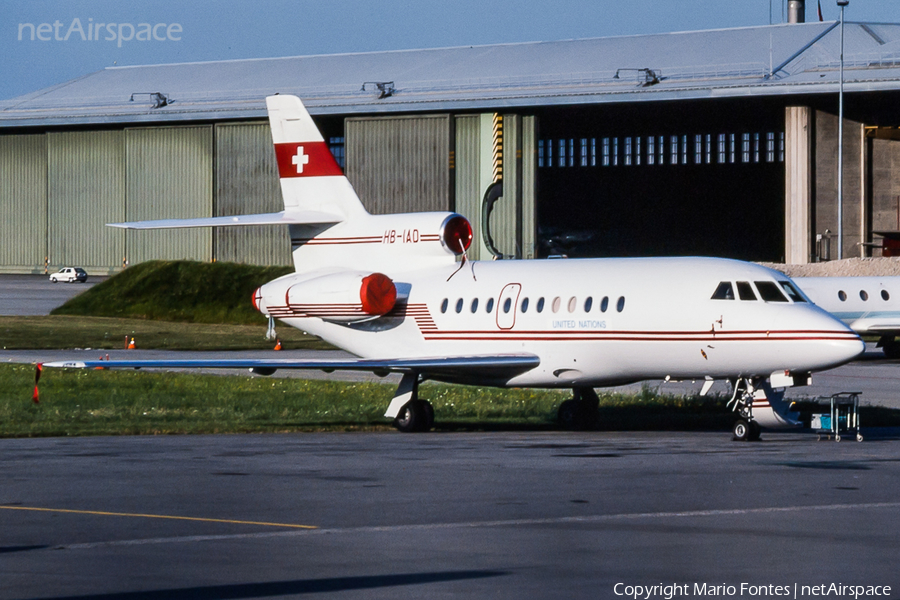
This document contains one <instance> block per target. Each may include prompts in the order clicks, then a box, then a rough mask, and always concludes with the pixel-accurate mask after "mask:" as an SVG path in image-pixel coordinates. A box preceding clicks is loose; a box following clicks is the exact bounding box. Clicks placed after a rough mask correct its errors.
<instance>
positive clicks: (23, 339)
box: [0, 316, 334, 350]
mask: <svg viewBox="0 0 900 600" xmlns="http://www.w3.org/2000/svg"><path fill="white" fill-rule="evenodd" d="M277 331H278V337H279V339H280V340H281V342H282V344H283V345H284V347H285V348H286V349H301V348H304V349H321V350H328V349H333V348H334V347H333V346H331V345H330V344H328V343H326V342H323V341H322V340H321V339H319V338H317V337H315V336H312V335H307V334H305V333H303V332H302V331H299V330H297V329H294V328H293V327H289V326H287V325H285V324H284V323H279V324H278V329H277ZM265 335H266V323H265V321H264V320H263V321H262V322H261V323H260V324H258V325H223V324H201V323H174V322H170V321H150V320H147V319H120V318H107V317H69V316H48V317H8V316H0V348H2V349H4V350H56V349H68V348H94V349H98V350H101V349H105V350H114V349H121V348H124V347H125V337H126V336H128V337H129V338H132V337H133V338H134V339H135V344H136V345H137V347H138V348H142V349H144V350H271V349H272V347H273V346H274V342H271V341H268V340H266V339H265Z"/></svg>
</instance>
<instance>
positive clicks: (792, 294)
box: [778, 281, 806, 302]
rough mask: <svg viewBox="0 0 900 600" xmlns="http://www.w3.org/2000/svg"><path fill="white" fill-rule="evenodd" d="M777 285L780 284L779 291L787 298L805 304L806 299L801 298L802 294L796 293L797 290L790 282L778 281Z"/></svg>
mask: <svg viewBox="0 0 900 600" xmlns="http://www.w3.org/2000/svg"><path fill="white" fill-rule="evenodd" d="M778 283H780V284H781V289H783V290H784V293H786V294H787V295H788V298H790V299H791V300H793V301H794V302H806V298H804V297H803V294H801V293H800V292H798V291H797V288H795V287H794V286H793V284H792V283H791V282H790V281H779V282H778Z"/></svg>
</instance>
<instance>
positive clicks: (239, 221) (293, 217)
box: [107, 210, 344, 229]
mask: <svg viewBox="0 0 900 600" xmlns="http://www.w3.org/2000/svg"><path fill="white" fill-rule="evenodd" d="M343 220H344V217H341V216H340V215H336V214H333V213H326V212H320V211H312V210H305V211H281V212H277V213H265V214H259V215H234V216H228V217H201V218H199V219H160V220H156V221H130V222H126V223H107V225H108V226H109V227H119V228H121V229H181V228H187V227H237V226H242V225H299V224H312V223H340V222H341V221H343Z"/></svg>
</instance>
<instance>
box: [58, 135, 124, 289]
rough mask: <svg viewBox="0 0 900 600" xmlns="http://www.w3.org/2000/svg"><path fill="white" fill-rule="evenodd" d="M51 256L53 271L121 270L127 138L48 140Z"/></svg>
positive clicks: (88, 136)
mask: <svg viewBox="0 0 900 600" xmlns="http://www.w3.org/2000/svg"><path fill="white" fill-rule="evenodd" d="M47 145H48V148H47V150H48V152H47V203H48V208H47V219H48V228H47V235H48V238H49V240H48V255H49V258H50V265H51V268H53V267H57V268H58V267H60V266H64V265H69V266H72V265H77V266H79V267H84V268H85V269H87V271H88V273H90V272H91V271H97V270H99V271H106V270H108V269H109V267H110V266H112V265H116V264H121V261H122V257H123V256H124V251H125V244H124V242H125V234H124V233H123V232H122V230H117V229H113V228H111V227H107V226H106V223H115V222H120V221H124V220H125V168H124V166H125V134H124V132H123V131H121V130H119V131H71V132H60V133H48V134H47Z"/></svg>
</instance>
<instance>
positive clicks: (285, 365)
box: [43, 354, 541, 381]
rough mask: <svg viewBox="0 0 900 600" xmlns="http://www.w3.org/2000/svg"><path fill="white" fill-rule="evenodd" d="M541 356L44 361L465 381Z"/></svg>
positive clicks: (519, 368) (509, 373)
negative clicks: (416, 376) (411, 375)
mask: <svg viewBox="0 0 900 600" xmlns="http://www.w3.org/2000/svg"><path fill="white" fill-rule="evenodd" d="M540 363H541V360H540V358H538V357H537V356H535V355H534V354H493V355H472V356H439V357H432V358H390V359H369V358H359V359H343V360H332V359H309V360H295V359H289V358H271V359H221V360H216V359H191V360H85V361H59V362H48V363H43V366H44V367H69V368H76V369H96V368H100V369H118V368H125V369H145V368H146V369H151V368H157V369H160V368H161V369H252V370H253V371H254V372H256V373H259V374H261V375H271V374H272V373H274V372H275V371H276V370H278V369H308V370H321V371H326V372H331V371H368V372H371V373H376V374H379V375H386V374H388V373H418V374H420V375H423V376H425V377H433V378H436V379H449V380H460V381H464V380H466V379H467V378H468V377H472V376H478V378H479V379H484V378H496V379H498V380H499V379H508V378H510V377H513V376H515V375H518V374H520V373H524V372H525V371H528V370H530V369H533V368H535V367H537V366H538V365H539V364H540Z"/></svg>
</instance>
